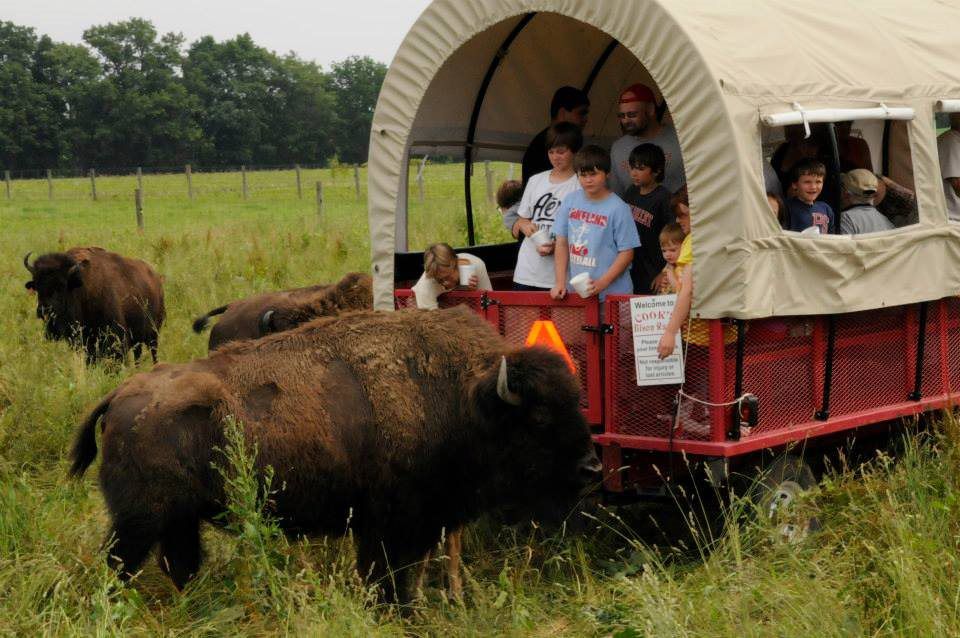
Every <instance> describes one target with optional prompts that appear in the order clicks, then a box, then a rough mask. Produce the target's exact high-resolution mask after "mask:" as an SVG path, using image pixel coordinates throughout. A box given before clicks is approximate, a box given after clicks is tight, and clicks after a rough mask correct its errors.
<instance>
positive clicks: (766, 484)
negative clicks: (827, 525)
mask: <svg viewBox="0 0 960 638" xmlns="http://www.w3.org/2000/svg"><path fill="white" fill-rule="evenodd" d="M816 484H817V480H816V478H814V475H813V470H811V469H810V466H809V465H807V464H806V463H805V462H804V461H803V459H801V458H799V457H797V456H793V455H784V456H780V457H778V458H777V459H776V460H774V461H773V463H771V464H770V465H768V466H767V467H765V468H763V469H761V470H759V472H758V474H757V477H756V480H755V482H754V486H753V489H752V493H751V496H752V500H753V501H754V503H756V504H757V506H758V507H759V512H760V516H761V517H762V519H763V520H764V521H769V522H770V524H771V525H773V526H774V527H775V529H776V531H777V536H778V537H779V538H780V540H782V541H784V542H787V543H797V542H799V541H801V540H803V539H804V538H805V537H806V536H807V535H808V534H809V533H810V532H815V531H817V530H818V529H820V521H819V520H818V519H817V518H816V517H815V516H808V515H804V514H802V513H801V512H797V511H796V501H797V499H798V498H799V496H800V495H801V494H802V493H803V492H805V491H807V490H809V489H812V488H813V487H815V486H816Z"/></svg>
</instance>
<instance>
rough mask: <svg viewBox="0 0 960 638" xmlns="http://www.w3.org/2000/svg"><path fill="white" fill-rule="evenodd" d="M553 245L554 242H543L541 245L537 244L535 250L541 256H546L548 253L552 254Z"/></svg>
mask: <svg viewBox="0 0 960 638" xmlns="http://www.w3.org/2000/svg"><path fill="white" fill-rule="evenodd" d="M553 247H554V242H550V243H549V244H544V245H543V246H537V252H538V253H539V254H540V256H541V257H546V256H548V255H552V254H553Z"/></svg>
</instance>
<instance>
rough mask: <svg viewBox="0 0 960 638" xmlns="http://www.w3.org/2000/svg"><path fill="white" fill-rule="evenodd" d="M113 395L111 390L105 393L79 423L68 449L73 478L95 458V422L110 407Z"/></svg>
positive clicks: (84, 469) (77, 476) (79, 474)
mask: <svg viewBox="0 0 960 638" xmlns="http://www.w3.org/2000/svg"><path fill="white" fill-rule="evenodd" d="M113 395H114V393H113V392H111V393H110V394H109V395H107V397H106V398H104V399H103V401H101V402H100V403H99V404H98V405H97V407H95V408H94V409H93V412H91V413H90V415H89V416H87V418H86V419H85V420H84V422H83V424H81V426H80V430H79V432H77V438H76V440H75V441H74V442H73V448H72V449H71V450H70V458H71V459H72V460H73V465H71V466H70V476H72V477H75V478H79V477H81V476H83V473H84V472H86V471H87V468H88V467H90V464H91V463H93V460H94V459H95V458H97V422H98V421H100V417H102V416H103V415H104V414H105V413H106V411H107V408H109V407H110V401H112V400H113Z"/></svg>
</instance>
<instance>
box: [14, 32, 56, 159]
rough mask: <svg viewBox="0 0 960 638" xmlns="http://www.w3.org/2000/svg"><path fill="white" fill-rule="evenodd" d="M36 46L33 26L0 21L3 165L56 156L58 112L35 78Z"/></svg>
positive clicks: (47, 41)
mask: <svg viewBox="0 0 960 638" xmlns="http://www.w3.org/2000/svg"><path fill="white" fill-rule="evenodd" d="M49 44H50V41H49V38H45V39H44V41H43V46H44V47H47V46H48V45H49ZM40 46H41V41H40V40H38V39H37V36H36V33H35V32H34V30H33V29H31V28H29V27H21V26H18V25H15V24H13V23H12V22H0V86H2V87H3V90H0V162H2V163H3V166H4V167H7V168H21V169H22V168H33V167H34V166H37V165H38V164H41V165H47V166H51V165H54V164H55V163H56V162H57V160H58V158H59V154H60V150H61V149H60V142H59V139H58V135H57V134H56V131H58V130H59V126H58V122H57V115H58V114H57V111H56V108H55V104H53V103H52V102H51V99H50V96H49V95H48V91H47V90H46V87H45V86H44V85H43V83H42V82H38V80H37V78H36V77H35V68H36V62H37V56H38V50H39V48H40Z"/></svg>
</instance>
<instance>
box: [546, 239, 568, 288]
mask: <svg viewBox="0 0 960 638" xmlns="http://www.w3.org/2000/svg"><path fill="white" fill-rule="evenodd" d="M569 259H570V254H569V253H568V252H567V238H566V237H557V239H556V241H555V249H554V257H553V273H554V281H553V288H551V289H550V297H551V298H553V299H563V298H564V297H566V296H567V261H568V260H569Z"/></svg>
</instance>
